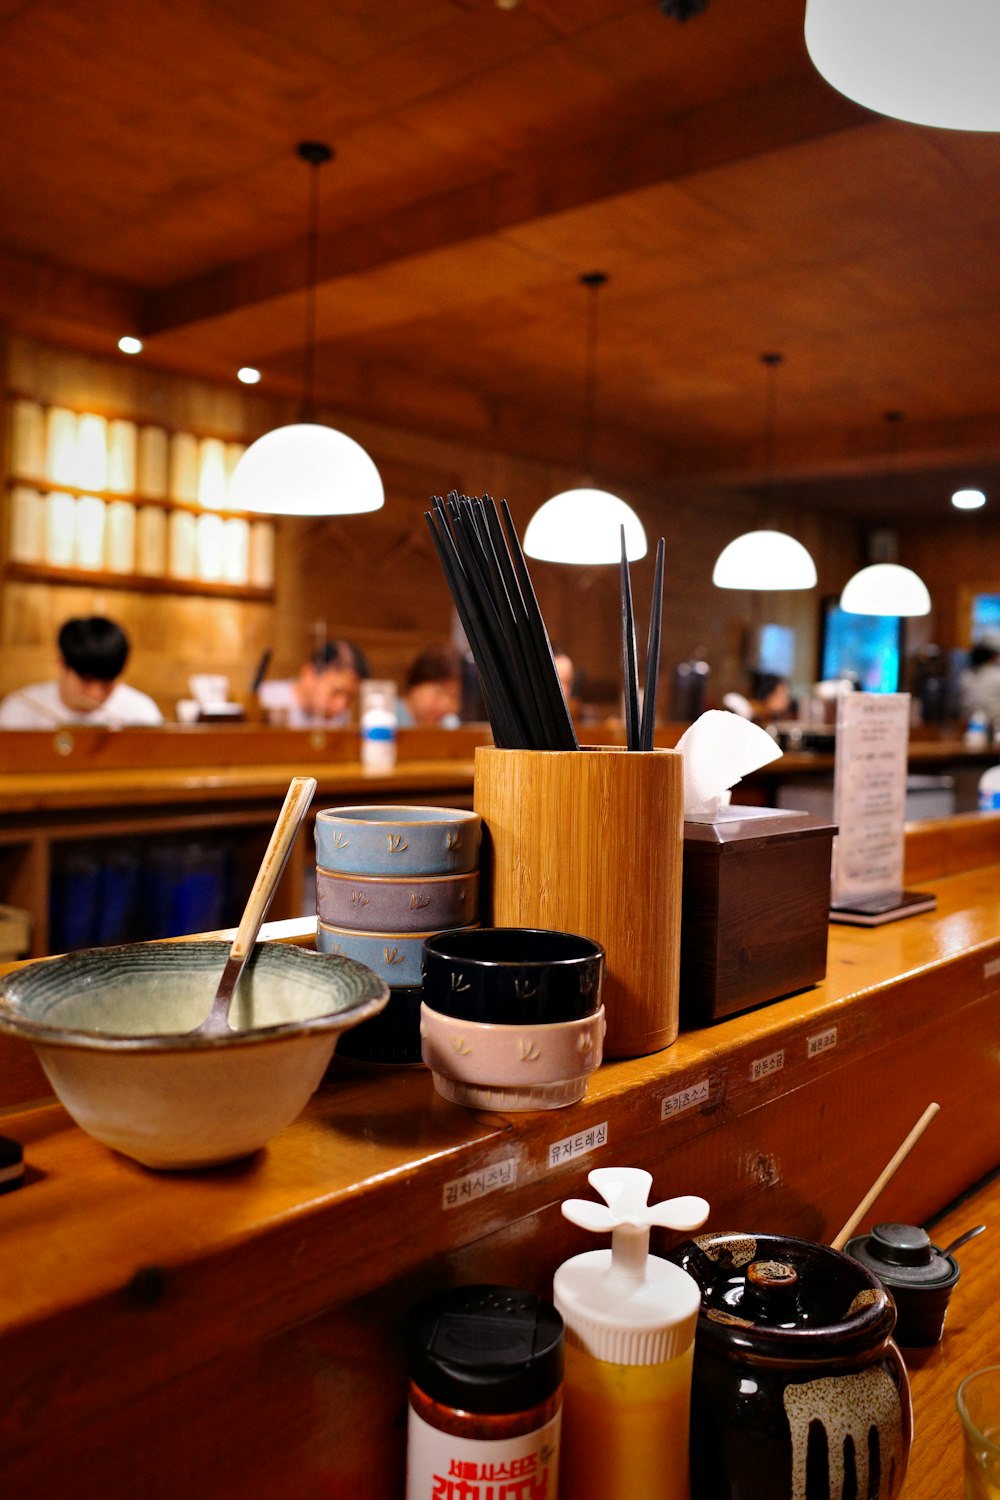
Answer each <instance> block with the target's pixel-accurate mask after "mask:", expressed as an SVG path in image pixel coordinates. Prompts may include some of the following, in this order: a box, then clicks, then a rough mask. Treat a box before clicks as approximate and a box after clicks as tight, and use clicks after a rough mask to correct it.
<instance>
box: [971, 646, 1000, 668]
mask: <svg viewBox="0 0 1000 1500" xmlns="http://www.w3.org/2000/svg"><path fill="white" fill-rule="evenodd" d="M998 656H1000V651H998V650H997V648H996V646H991V645H990V643H989V641H978V642H977V643H976V645H974V646H973V648H972V650H971V651H970V652H969V666H970V667H972V668H973V670H975V669H976V668H977V667H985V665H986V663H987V662H988V661H996V659H997V657H998Z"/></svg>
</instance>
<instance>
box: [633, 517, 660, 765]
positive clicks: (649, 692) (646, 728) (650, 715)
mask: <svg viewBox="0 0 1000 1500" xmlns="http://www.w3.org/2000/svg"><path fill="white" fill-rule="evenodd" d="M664 552H665V543H664V539H663V537H662V536H661V537H660V540H659V541H658V542H657V544H656V569H655V572H654V574H653V602H652V604H651V605H650V613H649V639H648V642H647V645H646V686H645V689H644V691H643V695H642V723H641V726H640V729H639V748H640V749H641V750H652V748H653V733H654V730H655V729H656V690H657V687H658V685H659V681H660V624H661V621H662V618H663V557H664Z"/></svg>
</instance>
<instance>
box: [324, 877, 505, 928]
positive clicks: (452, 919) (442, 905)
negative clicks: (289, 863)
mask: <svg viewBox="0 0 1000 1500" xmlns="http://www.w3.org/2000/svg"><path fill="white" fill-rule="evenodd" d="M316 910H317V912H318V914H319V919H320V921H321V922H325V923H326V924H327V926H328V927H346V928H348V929H349V930H350V931H353V932H431V931H433V932H441V931H443V930H444V929H445V928H448V927H468V926H469V924H470V923H471V922H475V921H477V919H478V917H479V872H478V871H476V870H473V871H471V872H469V873H468V874H465V875H411V876H408V877H406V878H405V879H402V880H400V879H396V878H393V877H387V876H384V875H335V874H334V873H333V871H332V870H323V869H317V871H316Z"/></svg>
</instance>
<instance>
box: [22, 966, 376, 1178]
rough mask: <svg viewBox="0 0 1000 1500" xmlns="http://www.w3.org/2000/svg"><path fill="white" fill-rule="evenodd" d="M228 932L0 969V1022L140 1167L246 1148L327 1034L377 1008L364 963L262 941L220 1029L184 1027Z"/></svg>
mask: <svg viewBox="0 0 1000 1500" xmlns="http://www.w3.org/2000/svg"><path fill="white" fill-rule="evenodd" d="M228 954H229V944H228V943H227V942H223V941H214V940H210V939H206V940H205V941H204V942H193V943H162V944H160V943H149V944H136V945H130V946H128V947H120V948H96V949H91V950H87V951H84V952H81V953H72V954H68V955H67V956H66V957H64V958H55V959H50V960H47V961H45V962H41V963H37V964H31V965H28V966H26V967H25V968H23V969H17V970H14V971H13V972H12V973H10V974H8V975H7V976H6V977H5V978H3V979H0V1030H3V1031H6V1032H9V1033H11V1034H13V1035H14V1036H19V1037H22V1038H24V1039H25V1040H26V1041H29V1042H31V1043H32V1044H33V1046H34V1048H35V1051H36V1053H37V1055H38V1060H39V1062H40V1063H41V1065H42V1067H43V1068H44V1070H45V1073H46V1075H47V1076H48V1079H49V1082H50V1083H51V1084H52V1087H53V1089H54V1091H55V1093H56V1095H57V1097H58V1098H59V1100H60V1102H61V1103H62V1104H63V1105H64V1107H65V1108H66V1110H67V1111H68V1113H69V1114H70V1115H71V1116H72V1117H73V1119H74V1120H75V1121H76V1123H77V1124H78V1125H80V1126H81V1127H82V1128H83V1129H84V1130H86V1131H87V1132H88V1134H90V1135H92V1136H94V1137H96V1139H97V1140H99V1141H103V1143H104V1144H105V1145H107V1146H112V1147H114V1149H115V1150H117V1151H121V1152H124V1154H125V1155H126V1156H131V1157H134V1158H135V1160H136V1161H139V1162H142V1163H143V1165H145V1166H147V1167H158V1168H168V1169H177V1168H185V1167H204V1166H213V1165H216V1164H218V1163H221V1162H226V1161H233V1160H235V1159H236V1158H238V1157H241V1156H246V1155H248V1154H249V1153H250V1152H252V1151H255V1150H257V1149H258V1147H260V1146H263V1145H265V1144H266V1143H267V1142H268V1141H269V1140H270V1139H271V1137H272V1136H274V1135H275V1134H276V1133H277V1132H278V1131H279V1130H281V1129H283V1128H284V1126H286V1125H288V1124H290V1123H291V1121H292V1120H294V1119H295V1118H296V1116H297V1115H298V1114H300V1112H301V1111H302V1109H303V1108H304V1107H305V1105H306V1104H307V1102H308V1100H309V1098H310V1096H311V1095H312V1093H313V1092H314V1090H315V1089H316V1086H317V1084H318V1083H319V1081H320V1079H321V1078H322V1076H323V1074H324V1072H325V1070H326V1068H327V1066H328V1064H329V1062H330V1058H331V1057H332V1055H333V1050H334V1048H335V1046H336V1044H337V1038H338V1037H339V1036H340V1034H341V1033H342V1032H343V1031H345V1030H346V1029H347V1028H348V1027H351V1026H356V1025H357V1024H358V1023H359V1022H360V1021H364V1020H367V1019H368V1018H369V1017H370V1016H373V1015H375V1014H376V1012H378V1011H379V1010H381V1009H382V1007H383V1006H384V1005H385V1004H386V1002H387V1001H388V998H389V990H388V987H387V985H386V984H385V983H384V982H383V981H382V980H381V979H379V978H377V977H376V975H374V974H372V973H371V972H369V971H368V970H367V969H365V968H363V967H362V966H361V965H360V964H357V963H353V962H351V961H350V960H348V959H336V958H329V957H325V956H324V955H322V954H318V953H312V952H309V951H307V950H304V949H301V948H295V947H290V946H287V945H284V944H277V943H259V944H258V945H257V947H256V948H255V949H254V951H253V952H252V953H251V955H250V958H249V960H248V962H247V967H246V969H245V971H244V973H243V976H242V978H241V979H240V982H239V985H238V987H237V991H236V996H235V999H234V1005H233V1014H232V1022H233V1025H234V1026H235V1027H236V1029H235V1030H234V1031H233V1033H232V1034H231V1035H229V1036H224V1037H191V1036H188V1035H186V1033H187V1032H189V1031H190V1030H191V1029H192V1028H193V1027H195V1026H197V1025H198V1024H199V1023H200V1022H201V1021H203V1020H204V1018H205V1016H206V1015H207V1014H208V1010H209V1006H210V1004H211V1001H212V996H213V995H214V993H215V989H216V986H217V984H218V982H219V977H220V976H221V974H222V970H223V967H224V965H225V961H226V958H227V956H228Z"/></svg>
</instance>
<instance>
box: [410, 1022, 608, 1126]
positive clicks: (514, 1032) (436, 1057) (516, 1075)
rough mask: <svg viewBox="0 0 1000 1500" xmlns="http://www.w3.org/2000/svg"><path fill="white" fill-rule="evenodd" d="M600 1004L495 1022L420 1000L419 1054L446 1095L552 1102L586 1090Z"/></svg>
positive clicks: (502, 1106) (595, 1055)
mask: <svg viewBox="0 0 1000 1500" xmlns="http://www.w3.org/2000/svg"><path fill="white" fill-rule="evenodd" d="M606 1029H607V1028H606V1025H605V1019H604V1007H603V1005H602V1006H601V1007H600V1009H599V1010H597V1011H595V1012H594V1013H593V1014H592V1015H589V1016H581V1017H579V1018H578V1019H577V1020H574V1021H556V1022H553V1023H551V1024H549V1025H544V1026H517V1025H514V1026H504V1025H500V1026H495V1025H490V1024H489V1023H487V1022H484V1021H464V1020H459V1019H456V1017H455V1016H447V1015H442V1014H441V1013H440V1012H439V1011H436V1010H432V1009H431V1007H430V1006H429V1005H428V1004H427V1002H426V1001H425V1002H424V1004H423V1005H422V1006H421V1007H420V1039H421V1046H422V1052H423V1059H424V1062H425V1063H426V1064H427V1066H428V1067H429V1068H430V1070H431V1073H432V1075H433V1078H434V1087H435V1088H436V1090H437V1092H438V1093H439V1094H441V1095H443V1096H444V1098H445V1099H451V1100H452V1101H453V1102H454V1103H455V1104H467V1105H471V1106H473V1107H474V1108H475V1109H499V1110H524V1109H559V1108H561V1107H562V1105H564V1104H575V1103H576V1101H577V1100H578V1099H582V1098H583V1096H584V1094H585V1093H586V1092H587V1083H588V1080H589V1078H590V1075H591V1073H593V1072H594V1071H595V1069H596V1068H599V1067H600V1065H601V1058H602V1056H603V1048H604V1033H605V1030H606Z"/></svg>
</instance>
